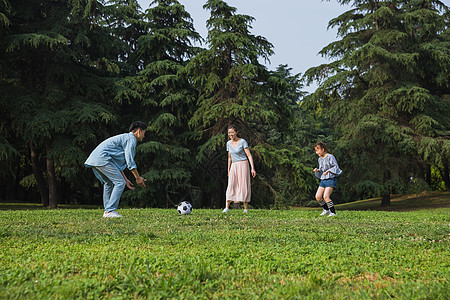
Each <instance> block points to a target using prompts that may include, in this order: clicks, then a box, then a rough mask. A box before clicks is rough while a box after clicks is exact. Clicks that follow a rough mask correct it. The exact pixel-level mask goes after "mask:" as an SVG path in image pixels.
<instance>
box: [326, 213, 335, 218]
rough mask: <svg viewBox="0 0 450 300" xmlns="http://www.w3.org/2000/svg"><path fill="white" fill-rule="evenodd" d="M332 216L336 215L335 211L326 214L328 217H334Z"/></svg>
mask: <svg viewBox="0 0 450 300" xmlns="http://www.w3.org/2000/svg"><path fill="white" fill-rule="evenodd" d="M334 216H337V213H332V212H330V214H329V215H328V218H329V217H334Z"/></svg>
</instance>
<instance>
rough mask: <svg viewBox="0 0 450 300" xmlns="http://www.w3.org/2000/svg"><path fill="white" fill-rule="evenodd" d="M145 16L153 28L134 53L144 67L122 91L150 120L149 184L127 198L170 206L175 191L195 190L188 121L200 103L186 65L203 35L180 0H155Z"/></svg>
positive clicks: (144, 148)
mask: <svg viewBox="0 0 450 300" xmlns="http://www.w3.org/2000/svg"><path fill="white" fill-rule="evenodd" d="M144 18H145V20H146V25H145V28H146V30H145V31H146V32H147V33H146V34H144V35H142V36H141V37H140V38H139V39H138V42H137V47H136V51H135V52H134V54H133V57H134V59H136V62H137V64H138V65H139V66H144V67H143V70H141V71H140V72H139V74H138V75H137V76H134V77H130V78H128V79H127V84H125V85H126V86H128V87H129V90H128V91H127V92H126V93H123V94H122V95H121V97H123V99H129V101H130V103H132V105H131V107H130V112H131V114H132V115H133V117H134V118H138V119H141V120H145V122H147V123H148V125H149V127H148V128H147V135H148V136H150V138H149V139H150V140H151V141H148V142H144V143H143V144H142V145H140V146H139V147H138V149H137V151H138V153H139V155H138V157H137V160H138V163H139V166H140V169H141V173H142V176H143V177H145V178H146V179H147V180H148V187H147V188H146V189H141V190H138V191H134V192H130V193H125V194H124V199H125V200H126V201H128V202H129V203H134V204H137V205H139V206H158V207H162V206H165V207H169V206H174V205H176V204H177V203H176V202H175V201H176V200H174V197H175V198H177V199H180V198H182V197H185V196H186V195H187V194H188V192H189V191H190V190H191V188H190V184H189V179H190V177H191V169H192V149H193V147H192V146H190V145H191V144H192V135H193V133H192V132H190V130H189V128H188V126H187V124H188V121H189V119H190V116H191V115H192V113H193V109H194V108H195V91H194V90H193V88H192V87H191V85H190V84H189V82H188V80H187V78H186V77H185V76H183V70H184V68H185V65H186V62H187V61H188V60H189V59H190V58H191V57H193V56H194V55H195V54H196V53H197V52H198V50H197V48H196V47H195V46H194V45H193V43H196V42H199V41H200V39H201V37H200V35H199V34H198V33H197V32H195V30H194V27H193V24H192V19H191V17H190V15H189V13H188V12H187V11H185V9H184V6H183V5H181V4H180V3H179V2H178V1H176V0H155V1H153V2H152V3H151V4H150V8H149V9H148V10H146V13H145V15H144ZM142 199H147V200H142Z"/></svg>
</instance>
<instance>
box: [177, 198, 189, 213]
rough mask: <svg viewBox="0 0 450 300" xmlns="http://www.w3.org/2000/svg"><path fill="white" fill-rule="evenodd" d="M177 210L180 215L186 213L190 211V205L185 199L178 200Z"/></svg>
mask: <svg viewBox="0 0 450 300" xmlns="http://www.w3.org/2000/svg"><path fill="white" fill-rule="evenodd" d="M178 212H179V213H180V214H181V215H188V214H190V213H191V212H192V205H191V204H190V203H189V202H187V201H183V202H180V204H178Z"/></svg>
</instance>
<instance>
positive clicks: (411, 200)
mask: <svg viewBox="0 0 450 300" xmlns="http://www.w3.org/2000/svg"><path fill="white" fill-rule="evenodd" d="M336 207H337V209H339V210H377V211H412V210H421V209H438V208H446V207H447V208H448V207H450V192H422V193H420V194H412V195H392V196H391V205H390V206H381V198H373V199H366V200H360V201H355V202H349V203H344V204H339V205H337V206H336Z"/></svg>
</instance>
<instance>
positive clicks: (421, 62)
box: [0, 0, 450, 208]
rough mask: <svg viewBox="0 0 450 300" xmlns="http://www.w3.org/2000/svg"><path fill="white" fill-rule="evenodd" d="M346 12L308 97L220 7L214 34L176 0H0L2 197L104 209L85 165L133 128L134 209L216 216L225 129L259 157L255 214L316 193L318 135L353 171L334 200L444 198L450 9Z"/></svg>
mask: <svg viewBox="0 0 450 300" xmlns="http://www.w3.org/2000/svg"><path fill="white" fill-rule="evenodd" d="M340 3H350V4H353V6H354V8H353V9H352V10H350V11H349V12H347V13H344V14H343V15H341V16H339V17H337V18H336V19H333V20H331V21H330V26H331V27H337V28H338V32H339V35H340V37H341V38H342V39H341V40H340V41H337V42H335V43H332V44H330V45H329V46H327V47H325V48H324V50H323V51H322V54H323V55H326V56H328V57H330V58H331V59H337V60H336V61H334V62H332V63H330V64H327V65H324V66H319V67H317V68H312V69H310V70H309V71H308V72H307V73H306V74H305V79H306V82H307V83H309V82H311V81H313V80H321V84H320V85H319V88H318V89H317V91H316V92H315V93H314V94H313V95H311V96H310V97H309V98H304V95H305V93H304V92H302V88H303V83H302V81H301V78H300V77H301V76H300V74H292V73H291V69H290V68H289V67H288V65H280V66H279V67H278V68H277V69H276V70H268V69H267V68H266V67H265V66H264V65H263V64H262V63H261V62H262V61H264V60H268V59H270V56H271V55H272V54H273V46H272V44H271V43H270V42H269V41H267V40H266V39H265V38H264V37H262V36H256V35H254V34H252V32H251V24H252V22H253V21H254V18H253V17H251V16H248V15H241V14H238V13H237V11H238V10H237V8H234V7H231V6H229V5H228V4H227V3H226V2H224V1H222V0H208V1H205V5H204V9H206V10H208V11H209V12H210V18H209V19H208V21H207V24H206V25H207V28H208V35H207V37H205V39H203V38H202V37H201V36H200V35H199V34H198V33H197V32H196V31H195V28H194V26H193V20H192V18H191V17H190V15H189V12H187V11H186V10H185V9H184V7H183V6H182V5H181V4H180V3H179V2H178V1H176V0H155V1H153V2H152V3H151V5H150V7H149V9H146V10H145V12H144V11H143V9H142V8H141V7H140V6H139V5H138V3H137V1H136V0H126V1H124V0H70V1H63V0H27V1H23V0H17V1H9V0H0V54H1V55H0V99H1V102H0V109H1V111H0V114H1V120H0V132H1V135H0V179H1V180H2V183H3V184H2V189H1V193H0V200H5V199H12V200H21V201H39V200H37V199H38V197H39V196H40V201H41V202H42V204H43V205H44V206H50V207H52V208H56V207H57V206H58V203H81V204H87V203H99V202H100V201H101V200H100V199H101V195H100V194H101V189H100V188H99V183H98V182H97V180H96V179H95V177H94V176H93V175H92V173H91V172H90V171H89V170H88V169H86V168H84V166H83V162H84V161H85V159H86V157H87V156H88V154H89V153H90V151H92V150H93V149H94V147H95V146H96V145H97V144H98V143H100V142H101V141H102V140H104V139H105V138H107V137H109V136H112V135H115V134H119V133H123V132H125V131H126V130H127V127H128V125H129V124H130V123H131V121H133V120H137V119H139V120H141V121H144V122H146V123H148V124H149V129H148V133H147V138H146V139H145V140H144V142H143V143H142V144H140V145H139V146H138V148H137V155H136V159H137V162H138V166H139V169H140V172H141V175H143V177H145V178H146V179H147V180H148V183H149V184H148V188H147V189H136V190H134V191H129V192H126V193H125V194H124V196H123V201H124V202H125V203H127V204H129V205H133V206H139V207H143V206H152V207H170V206H172V205H174V204H176V203H177V202H179V201H181V200H183V199H190V201H192V202H193V203H194V205H195V206H196V207H220V206H223V203H224V195H225V188H226V184H227V177H226V165H227V164H226V152H225V142H226V139H227V137H226V130H227V126H228V125H229V124H232V123H234V124H236V125H237V126H238V127H239V128H240V134H241V136H242V137H243V138H245V139H246V140H247V141H248V142H249V145H250V148H251V151H252V155H253V157H254V160H255V165H256V171H257V173H258V176H257V177H256V178H255V179H254V180H253V181H252V186H253V198H252V201H253V202H252V204H253V205H254V206H255V207H281V206H285V205H292V204H294V205H299V204H305V203H308V202H309V201H310V200H312V199H313V194H314V190H315V189H316V185H317V181H316V179H315V178H314V176H313V174H312V171H311V170H312V168H313V167H315V166H316V165H317V158H316V156H315V154H314V152H313V150H312V146H313V145H314V143H315V142H316V141H318V140H322V141H325V142H327V143H329V145H330V146H331V147H330V148H331V149H332V150H333V152H335V154H336V156H337V158H338V162H339V163H340V164H341V167H342V168H343V169H344V175H343V177H342V180H340V182H341V183H342V184H341V183H340V186H341V187H342V188H340V189H339V190H338V193H335V195H336V197H337V198H336V200H338V201H352V200H357V199H359V198H363V197H368V196H377V195H382V194H384V195H387V197H388V195H389V193H398V192H404V191H407V190H408V189H409V190H410V191H416V190H420V189H424V188H433V189H449V188H450V179H449V167H448V166H449V157H450V145H449V132H450V128H449V126H450V125H449V124H450V120H449V116H450V114H449V111H450V104H449V103H450V98H449V94H450V92H449V85H450V83H449V82H450V80H449V75H448V74H449V73H448V69H449V67H450V52H449V49H450V47H449V46H450V45H449V43H450V41H449V38H450V37H449V12H448V7H447V6H445V5H444V4H443V3H441V2H439V1H425V0H423V1H419V0H417V1H369V0H367V1H340ZM303 100H305V101H303ZM334 150H335V151H334ZM38 195H39V196H38ZM387 200H388V198H387Z"/></svg>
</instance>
